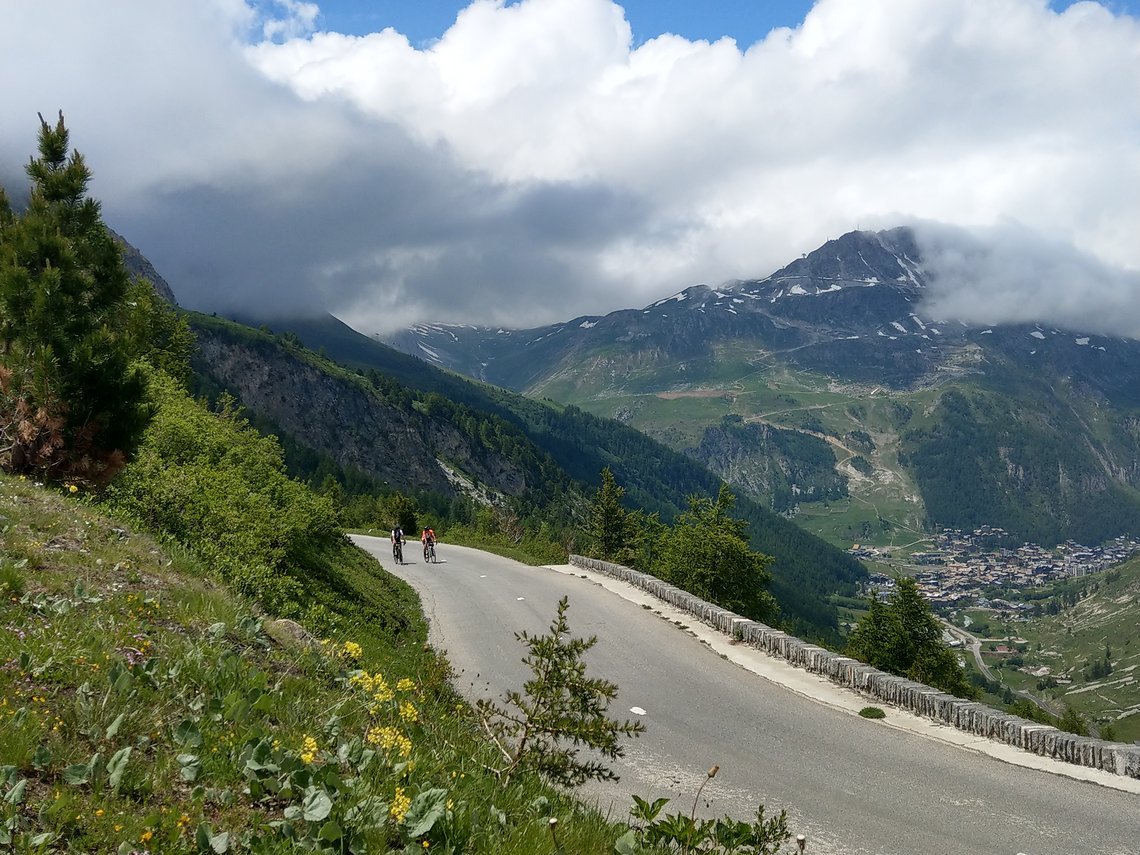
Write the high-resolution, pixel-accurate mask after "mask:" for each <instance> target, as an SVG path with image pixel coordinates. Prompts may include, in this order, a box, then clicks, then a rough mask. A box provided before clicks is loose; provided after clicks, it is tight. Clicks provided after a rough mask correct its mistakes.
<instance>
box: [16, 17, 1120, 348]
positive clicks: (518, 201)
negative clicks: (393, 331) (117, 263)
mask: <svg viewBox="0 0 1140 855" xmlns="http://www.w3.org/2000/svg"><path fill="white" fill-rule="evenodd" d="M45 8H50V10H51V13H50V14H48V13H46V12H45ZM316 15H317V8H316V5H315V4H313V3H307V2H298V0H272V2H266V3H261V4H260V5H257V6H254V5H247V3H245V2H242V0H200V2H195V3H183V2H176V0H149V2H144V0H103V2H100V3H99V4H92V3H89V2H86V0H50V2H47V3H36V4H31V3H26V4H25V3H6V4H2V5H0V32H3V33H8V34H13V33H18V34H19V38H12V37H11V35H9V37H8V38H7V39H6V40H5V44H4V50H3V51H0V75H3V77H4V79H9V80H12V79H18V80H20V81H21V85H20V86H18V87H5V88H4V89H3V91H0V115H3V116H4V117H5V121H4V122H3V123H2V124H0V176H2V175H5V174H7V175H10V174H12V172H14V171H15V169H17V168H18V164H20V163H22V162H24V161H25V160H26V158H27V155H28V153H29V152H30V151H31V149H32V147H33V145H34V131H35V112H36V111H37V110H39V111H43V112H45V114H47V113H52V112H54V110H55V109H56V108H57V107H63V108H64V110H65V112H66V114H67V118H68V123H69V126H70V127H71V128H72V129H73V134H74V140H75V142H76V144H77V145H78V146H79V147H80V148H81V149H82V150H83V151H84V152H85V154H87V155H88V157H89V160H90V163H91V165H92V166H93V168H94V169H95V171H96V173H97V183H96V187H95V191H96V193H97V194H98V195H99V196H100V197H101V198H103V199H104V202H105V211H106V214H107V217H108V219H109V220H110V221H111V222H112V224H113V225H115V226H116V227H117V228H119V229H120V230H121V231H123V232H124V233H126V234H127V236H128V238H131V239H133V240H135V241H136V242H137V243H139V244H140V245H141V248H142V249H143V250H144V251H145V252H147V253H148V254H149V255H151V256H152V257H153V260H154V261H155V263H156V264H157V265H158V266H159V268H160V270H162V271H163V272H164V273H165V274H167V275H168V276H169V278H170V279H171V281H172V283H173V284H174V286H175V289H176V291H177V292H178V293H179V295H180V297H182V298H183V300H184V301H185V302H188V303H190V304H191V305H195V306H198V307H201V308H219V309H226V308H229V307H232V306H233V305H237V304H250V303H254V302H256V303H258V304H259V305H260V306H261V307H262V308H265V306H266V302H267V300H266V298H265V296H264V295H265V294H266V293H267V291H268V292H270V293H272V295H273V296H272V298H271V299H270V300H269V301H268V302H270V303H271V305H272V306H274V307H276V308H279V309H281V310H286V309H288V310H291V309H293V308H297V307H300V306H303V305H309V306H313V305H323V306H326V307H328V308H331V309H334V310H338V311H339V312H341V313H342V314H345V315H347V316H348V317H349V318H350V319H351V320H356V321H357V322H359V323H361V324H362V325H363V324H385V325H390V324H393V323H398V322H402V321H406V320H408V319H411V318H413V317H427V316H431V317H434V318H437V319H453V320H473V319H482V320H486V321H488V322H493V323H517V324H525V323H534V322H538V321H544V320H554V319H558V318H563V317H568V316H572V315H577V314H582V313H596V312H600V311H605V310H608V309H612V308H617V307H620V306H626V305H641V304H643V303H646V302H650V301H651V300H652V299H655V298H656V297H657V296H660V295H661V294H665V293H671V292H673V291H675V290H677V289H678V288H680V287H684V286H686V285H689V284H692V283H693V282H698V281H703V282H709V283H716V282H719V281H722V280H725V279H730V278H735V277H740V278H745V277H755V276H763V275H766V274H767V273H769V272H771V271H772V270H773V269H775V268H776V267H778V266H780V265H782V264H784V263H786V262H787V261H788V260H789V259H791V258H794V257H795V256H797V255H799V254H800V253H801V252H804V251H807V250H810V249H812V248H814V247H815V246H817V245H818V244H820V243H822V242H823V241H824V240H825V239H827V238H828V237H834V236H835V235H836V234H838V233H841V232H843V231H847V230H848V229H851V228H855V227H857V226H862V227H864V228H866V227H874V226H889V225H893V224H895V223H896V222H898V221H901V220H902V219H904V218H906V219H910V218H916V217H917V218H923V219H928V220H937V221H943V222H948V223H955V224H959V225H964V226H971V227H987V226H992V225H994V224H998V223H1003V222H1007V221H1010V220H1013V221H1016V222H1019V223H1021V224H1023V225H1024V227H1025V228H1026V229H1027V230H1030V231H1032V232H1035V233H1037V234H1039V235H1045V236H1048V238H1049V239H1050V241H1054V240H1055V241H1056V242H1057V243H1060V244H1072V245H1073V246H1075V247H1076V248H1077V250H1078V251H1079V253H1081V254H1082V257H1084V258H1087V259H1090V263H1095V264H1099V265H1102V266H1103V267H1104V269H1105V270H1108V269H1109V268H1112V267H1114V266H1115V267H1125V268H1130V269H1132V270H1137V269H1140V242H1138V241H1137V240H1136V237H1135V236H1136V235H1137V234H1140V197H1138V195H1137V194H1136V193H1135V192H1134V188H1135V187H1137V186H1140V135H1138V134H1137V132H1136V131H1137V128H1140V100H1138V99H1137V98H1136V82H1137V81H1138V80H1140V23H1138V22H1137V21H1136V20H1135V19H1132V18H1129V17H1126V16H1114V15H1113V14H1111V13H1110V12H1108V11H1107V10H1106V9H1104V8H1103V7H1101V6H1099V5H1097V4H1095V3H1078V4H1076V5H1074V6H1072V7H1070V8H1069V9H1068V10H1067V11H1066V12H1065V13H1063V14H1055V13H1053V12H1052V11H1050V10H1049V9H1048V7H1047V6H1046V4H1045V2H1044V0H988V2H986V3H975V2H970V0H924V2H922V3H916V2H914V0H874V2H869V3H852V2H850V0H819V2H817V4H816V6H815V8H814V9H813V10H812V11H811V13H810V14H809V15H808V17H807V19H806V20H805V22H804V23H803V25H802V26H801V27H799V28H797V29H794V30H788V29H783V30H777V31H774V32H772V33H771V34H770V35H769V36H768V37H767V38H766V39H764V40H762V41H760V42H757V43H756V44H754V45H751V46H740V45H737V44H735V43H734V42H733V41H731V40H729V39H723V40H721V41H718V42H715V43H711V44H710V43H707V42H701V41H697V42H690V41H687V40H685V39H683V38H680V37H677V36H662V37H660V38H657V39H652V40H650V41H648V42H646V43H644V44H642V45H640V46H638V47H636V48H634V47H633V42H632V38H631V30H630V26H629V24H628V23H627V21H626V20H625V17H624V13H623V11H622V9H621V8H620V6H617V5H614V4H613V3H611V2H609V0H523V2H520V3H517V4H513V5H510V6H504V5H503V4H502V3H501V2H494V0H475V2H473V3H472V4H471V5H470V6H469V7H468V8H467V9H465V10H464V11H463V12H462V13H461V14H460V15H459V16H458V18H457V20H456V22H455V24H454V26H452V27H451V29H450V30H448V31H447V32H446V33H444V34H443V35H442V36H441V38H440V39H439V40H437V41H436V42H434V43H432V44H431V45H428V46H426V47H418V48H417V47H413V46H412V45H410V44H409V42H408V40H407V39H406V38H405V37H404V36H402V35H401V34H399V33H397V32H395V31H393V30H390V29H389V30H385V31H383V32H380V33H374V34H372V35H369V36H364V37H353V36H345V35H342V34H337V33H317V32H312V28H313V25H314V22H315V20H316ZM251 38H252V39H254V40H255V42H256V43H251ZM112 59H113V61H112ZM28 68H36V69H37V73H36V74H27V73H25V72H26V69H28ZM1096 278H1097V281H1104V277H1096ZM1016 293H1017V294H1018V295H1019V297H1018V299H1015V300H1011V301H1008V302H1009V303H1010V305H1016V306H1019V307H1022V306H1025V305H1026V300H1027V299H1028V300H1029V303H1028V305H1030V306H1033V307H1037V306H1039V307H1040V310H1041V311H1048V312H1054V313H1064V312H1074V311H1076V309H1075V307H1074V306H1072V305H1070V304H1068V303H1066V302H1065V301H1064V300H1056V299H1049V300H1046V299H1041V300H1037V301H1036V302H1034V301H1033V299H1032V297H1033V295H1032V294H1031V293H1027V292H1025V291H1024V290H1018V291H1016ZM1098 300H1100V301H1102V302H1103V303H1104V305H1105V306H1106V307H1110V308H1111V309H1112V310H1113V311H1115V312H1120V311H1124V310H1127V311H1131V309H1130V307H1122V306H1121V304H1120V303H1119V289H1114V288H1110V287H1106V288H1101V287H1099V286H1094V287H1090V288H1088V289H1087V292H1086V293H1084V295H1083V297H1082V303H1083V304H1084V305H1092V306H1096V305H1097V303H1098ZM998 302H1000V301H998ZM1086 314H1087V313H1086ZM1042 319H1043V320H1052V319H1050V318H1042ZM1137 326H1138V327H1140V324H1137Z"/></svg>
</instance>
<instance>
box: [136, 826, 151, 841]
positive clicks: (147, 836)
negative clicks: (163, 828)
mask: <svg viewBox="0 0 1140 855" xmlns="http://www.w3.org/2000/svg"><path fill="white" fill-rule="evenodd" d="M152 837H154V832H153V831H151V830H150V829H149V828H148V829H147V830H146V831H144V832H143V833H142V834H140V835H139V843H150V839H151V838H152Z"/></svg>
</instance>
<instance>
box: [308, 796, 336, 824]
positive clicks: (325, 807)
mask: <svg viewBox="0 0 1140 855" xmlns="http://www.w3.org/2000/svg"><path fill="white" fill-rule="evenodd" d="M331 812H332V799H331V798H329V794H328V793H326V792H325V791H324V790H321V789H317V788H316V787H310V788H309V789H308V790H307V791H306V792H305V799H304V801H302V802H301V813H302V815H303V816H304V817H305V819H307V820H308V821H309V822H320V821H321V820H322V819H324V818H325V817H327V816H328V815H329V814H330V813H331Z"/></svg>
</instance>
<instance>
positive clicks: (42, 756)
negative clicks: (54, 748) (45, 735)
mask: <svg viewBox="0 0 1140 855" xmlns="http://www.w3.org/2000/svg"><path fill="white" fill-rule="evenodd" d="M51 757H52V754H51V749H50V748H48V747H47V746H46V745H39V746H36V753H35V754H33V755H32V767H33V768H35V769H39V770H41V771H42V770H44V769H46V768H47V767H48V766H50V765H51Z"/></svg>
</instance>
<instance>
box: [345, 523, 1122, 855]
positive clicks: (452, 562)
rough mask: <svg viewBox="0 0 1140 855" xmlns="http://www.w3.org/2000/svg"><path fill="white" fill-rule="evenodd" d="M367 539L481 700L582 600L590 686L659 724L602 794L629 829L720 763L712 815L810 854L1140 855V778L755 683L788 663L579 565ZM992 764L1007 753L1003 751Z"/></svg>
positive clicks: (805, 680)
mask: <svg viewBox="0 0 1140 855" xmlns="http://www.w3.org/2000/svg"><path fill="white" fill-rule="evenodd" d="M354 540H355V541H356V542H357V543H358V544H359V545H360V546H362V547H363V548H364V549H366V550H368V551H369V552H370V553H372V554H373V555H374V556H376V558H377V559H378V560H380V561H381V563H382V564H383V565H384V566H385V567H386V568H388V569H390V570H392V571H393V572H395V573H396V574H397V575H399V576H401V577H402V578H404V579H406V580H407V581H408V582H410V583H411V584H412V585H413V586H414V587H415V588H416V590H417V591H418V592H419V594H420V596H421V598H422V601H423V607H424V611H425V613H426V614H427V616H428V618H429V620H430V622H431V640H432V643H433V644H435V645H437V646H438V647H440V648H442V649H444V650H446V651H447V656H448V659H449V660H450V661H451V663H452V665H453V666H454V667H455V669H456V672H457V677H456V680H455V682H456V687H457V688H458V689H459V690H460V691H461V692H462V693H463V694H464V695H465V696H466V697H468V698H470V699H475V698H479V697H487V696H491V695H498V694H500V693H501V692H502V691H503V690H504V689H506V688H508V687H519V686H521V684H522V681H523V680H524V679H525V678H526V676H527V672H526V670H525V668H524V666H523V665H522V663H521V661H520V659H521V657H522V655H523V649H522V647H521V645H520V644H519V643H518V641H516V639H515V637H514V633H515V631H517V630H522V629H526V630H530V631H539V632H541V631H543V630H545V629H546V627H547V626H548V625H549V624H550V621H551V619H552V618H553V616H554V612H555V606H556V604H557V601H558V599H559V598H560V597H561V596H563V595H568V596H569V598H570V610H569V613H568V617H569V621H570V626H571V630H572V632H573V633H574V634H575V635H581V636H586V635H597V636H598V644H597V646H596V647H595V648H594V649H592V650H591V651H590V653H589V654H588V662H589V664H590V669H591V671H590V672H591V673H593V674H597V675H599V676H603V677H606V678H608V679H611V680H613V681H614V682H616V683H617V684H618V686H620V692H619V695H618V698H617V703H616V705H615V707H614V708H613V709H612V710H611V712H612V713H613V714H614V715H615V716H616V717H623V718H624V717H634V716H635V715H639V714H640V715H641V718H642V720H643V721H644V722H645V723H646V725H647V726H648V732H647V733H646V734H645V735H644V736H642V737H641V738H640V739H637V740H633V741H631V742H629V743H628V745H627V750H626V756H625V757H624V758H623V759H622V760H621V761H619V762H618V763H617V764H615V769H616V771H618V772H619V774H621V776H622V779H621V782H620V783H618V784H606V785H593V786H591V787H590V788H589V789H588V790H587V794H588V795H589V796H590V797H592V798H595V799H597V801H598V803H599V805H600V806H601V807H602V809H603V810H610V811H611V812H612V815H613V816H614V817H615V818H620V817H622V816H624V814H625V813H626V811H627V809H628V806H629V804H630V799H629V794H630V793H637V794H639V795H641V796H643V797H649V796H659V795H660V796H668V797H670V798H672V799H674V801H673V803H672V804H671V805H670V808H671V809H673V810H682V811H685V812H687V811H688V810H689V808H690V806H691V804H692V800H693V797H694V795H695V793H696V791H697V787H698V786H699V785H700V783H701V781H702V780H703V779H704V777H705V770H706V769H707V768H708V767H710V766H712V765H713V764H714V763H716V764H719V765H720V767H721V769H720V774H719V775H718V776H717V777H716V779H715V780H713V781H712V782H710V783H709V785H708V786H707V787H706V788H705V790H704V793H703V795H702V805H701V807H700V811H701V812H702V813H704V814H706V815H722V814H724V813H729V814H732V815H733V816H737V817H740V818H748V817H751V816H754V814H755V810H756V806H757V805H758V804H763V805H764V806H765V807H766V809H767V811H768V812H772V811H779V810H780V809H787V811H788V816H789V829H790V830H791V831H792V833H793V834H804V835H806V837H807V839H808V846H807V850H806V851H808V852H810V853H824V855H827V853H830V855H840V853H842V855H869V853H878V854H879V855H919V853H921V855H979V853H985V854H986V855H1018V853H1024V855H1073V853H1084V852H1089V853H1098V855H1140V786H1134V785H1140V782H1135V781H1131V780H1129V779H1122V780H1121V782H1120V783H1119V786H1122V787H1124V789H1115V788H1113V787H1112V786H1102V785H1100V784H1097V783H1092V782H1090V781H1086V780H1076V779H1073V778H1070V777H1066V776H1063V775H1058V774H1052V773H1050V772H1046V771H1039V770H1038V769H1034V768H1025V767H1022V766H1018V765H1014V764H1013V763H1011V762H1003V761H1002V760H1000V759H995V757H993V756H989V755H988V754H986V753H983V752H982V750H979V746H978V745H977V743H978V740H974V739H973V738H967V737H964V736H963V735H961V734H957V732H956V731H953V732H947V731H948V729H946V728H939V727H937V726H935V725H933V724H930V723H924V722H921V721H918V720H915V721H913V722H910V723H909V724H908V723H907V722H908V721H909V718H908V717H907V716H906V715H905V714H904V713H901V712H897V711H894V710H888V711H887V718H886V719H884V720H881V721H870V720H866V719H862V718H860V717H858V715H856V714H855V713H856V711H857V710H858V709H859V707H860V706H861V705H862V704H864V703H866V702H865V701H864V700H862V699H860V698H859V697H858V696H857V695H855V694H854V693H849V692H843V691H842V690H839V689H837V688H835V687H831V686H830V684H828V687H826V690H825V691H823V692H822V693H823V695H827V694H828V692H830V693H831V695H832V696H834V701H833V702H828V703H822V702H820V701H818V700H815V699H813V698H812V697H809V695H813V694H817V695H818V694H820V692H819V691H817V690H818V689H820V687H819V686H818V683H819V681H818V680H817V679H816V678H814V677H813V676H811V675H806V674H804V673H803V672H795V673H793V674H791V675H790V676H789V675H787V674H784V675H783V676H780V675H777V674H776V672H775V671H774V670H773V671H771V673H772V675H773V678H772V679H768V678H767V677H765V676H760V675H759V674H757V673H753V671H759V672H761V673H768V669H775V668H776V667H777V666H776V665H775V664H774V663H772V661H771V660H769V659H767V657H763V656H762V654H760V653H759V652H758V651H753V650H751V649H750V648H745V647H743V646H739V647H737V646H734V645H733V644H732V643H731V642H730V641H729V640H728V639H727V638H724V637H723V636H719V637H718V636H716V634H715V633H712V631H711V630H709V629H708V628H707V627H703V626H701V625H700V624H697V623H696V622H695V621H694V620H693V619H692V618H688V617H686V616H684V615H682V614H681V613H679V612H675V611H673V610H672V609H670V607H668V606H666V605H665V604H663V603H660V602H658V601H656V600H653V599H652V598H650V597H648V595H645V594H642V593H641V592H634V590H633V589H632V588H630V589H629V590H628V591H626V590H619V588H621V587H623V586H622V585H621V583H617V582H613V581H612V580H607V582H606V583H605V584H600V583H599V581H598V580H597V579H596V578H595V577H593V576H592V574H588V573H585V572H584V571H580V570H578V569H577V568H573V569H571V568H555V569H548V568H534V567H527V566H525V565H522V564H519V563H517V562H514V561H510V560H508V559H504V558H500V557H498V556H495V555H490V554H488V553H484V552H480V551H478V550H474V549H466V548H463V547H458V546H451V545H449V544H446V543H444V544H441V545H440V547H439V557H440V560H441V563H439V564H432V565H425V564H423V563H421V562H420V560H419V556H418V555H416V554H415V551H414V550H413V551H411V554H410V555H409V556H408V557H411V558H412V559H413V562H412V563H408V564H405V565H403V566H400V567H394V566H393V563H392V557H391V549H390V547H389V544H388V541H387V539H381V538H373V537H366V536H355V537H354ZM753 660H755V664H754V665H753V664H749V663H752V662H753ZM760 660H764V661H760ZM738 663H741V664H738ZM766 663H767V664H766ZM742 664H744V665H745V666H746V667H742ZM780 667H783V668H785V669H786V670H787V671H794V669H790V668H786V666H784V665H783V663H780ZM749 668H751V669H752V670H748V669H749ZM813 683H814V684H816V685H815V686H814V687H813V685H812V684H813ZM632 709H636V710H638V712H636V713H635V712H632V711H630V710H632ZM627 711H630V712H627ZM924 728H925V730H923V729H924ZM916 731H918V732H916ZM924 734H925V735H924ZM954 741H958V742H963V743H965V745H957V744H952V743H953V742H954ZM971 745H972V746H973V748H971V747H970V746H971ZM984 750H985V751H991V752H996V751H997V749H994V748H991V747H990V744H989V743H987V744H986V746H985V748H984ZM1005 750H1006V751H1007V752H1010V751H1012V749H1005ZM997 753H999V754H1000V752H997ZM1013 759H1014V760H1015V761H1016V762H1020V759H1019V758H1013ZM1033 762H1036V763H1038V764H1041V765H1043V766H1045V767H1046V768H1048V767H1049V765H1050V764H1051V762H1052V761H1044V760H1040V759H1038V758H1033ZM1097 774H1103V773H1097ZM1102 780H1103V779H1102ZM1109 783H1112V784H1114V786H1115V785H1116V784H1115V783H1114V782H1109ZM1129 790H1130V791H1129Z"/></svg>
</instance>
